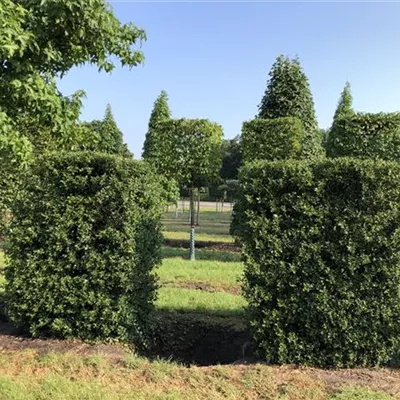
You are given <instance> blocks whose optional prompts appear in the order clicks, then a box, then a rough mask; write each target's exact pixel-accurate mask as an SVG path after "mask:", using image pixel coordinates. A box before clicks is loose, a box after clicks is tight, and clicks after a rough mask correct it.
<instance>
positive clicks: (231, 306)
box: [156, 287, 246, 317]
mask: <svg viewBox="0 0 400 400" xmlns="http://www.w3.org/2000/svg"><path fill="white" fill-rule="evenodd" d="M158 294H159V297H158V299H157V301H156V307H157V308H158V309H160V310H168V311H178V312H190V313H203V314H208V315H218V316H221V317H223V316H227V317H231V316H233V315H242V314H243V311H244V307H245V306H246V301H245V300H244V298H243V297H242V296H236V295H233V294H230V293H222V292H214V293H210V292H206V291H203V290H194V289H183V288H171V287H161V288H160V289H159V292H158Z"/></svg>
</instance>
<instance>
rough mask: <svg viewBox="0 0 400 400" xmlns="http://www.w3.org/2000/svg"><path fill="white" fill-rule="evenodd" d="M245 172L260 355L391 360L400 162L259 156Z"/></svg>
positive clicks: (280, 359) (249, 268) (249, 271)
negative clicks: (263, 158)
mask: <svg viewBox="0 0 400 400" xmlns="http://www.w3.org/2000/svg"><path fill="white" fill-rule="evenodd" d="M240 179H241V185H242V187H241V189H242V193H241V199H240V202H239V206H238V208H237V212H239V214H240V218H239V221H240V223H241V227H240V235H241V241H242V243H243V246H244V247H243V251H244V253H243V254H244V261H245V279H244V293H245V297H246V298H247V300H248V301H249V304H250V307H249V311H250V320H251V327H252V330H253V334H254V337H255V339H256V341H257V343H258V346H259V351H260V354H261V355H262V356H263V357H264V358H265V359H266V360H267V361H269V362H273V363H301V364H317V365H330V366H338V367H340V366H355V365H377V364H382V363H384V362H386V361H388V360H389V359H390V358H391V357H392V356H393V355H394V354H395V353H396V351H398V350H399V338H400V325H399V315H400V292H399V287H400V269H399V265H400V231H399V226H400V188H399V185H398V182H399V179H400V165H399V164H398V163H394V162H385V161H374V160H356V159H347V158H339V159H332V160H329V159H328V160H326V161H321V162H308V161H307V162H306V161H283V162H282V161H276V162H257V163H253V164H249V165H247V166H245V167H244V169H243V170H242V171H241V178H240Z"/></svg>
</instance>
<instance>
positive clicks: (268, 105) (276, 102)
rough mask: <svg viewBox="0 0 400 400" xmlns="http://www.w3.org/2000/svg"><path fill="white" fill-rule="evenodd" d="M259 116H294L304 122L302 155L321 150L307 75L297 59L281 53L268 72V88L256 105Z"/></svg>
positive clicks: (313, 155) (311, 155)
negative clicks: (304, 132)
mask: <svg viewBox="0 0 400 400" xmlns="http://www.w3.org/2000/svg"><path fill="white" fill-rule="evenodd" d="M258 108H259V113H258V117H259V118H265V119H273V118H281V117H297V118H299V119H300V120H301V122H302V123H303V126H304V128H305V131H306V136H305V139H304V141H303V156H304V157H305V158H308V157H315V156H319V155H320V154H321V153H322V145H321V135H320V133H319V131H318V123H317V120H316V117H315V110H314V101H313V98H312V94H311V90H310V86H309V83H308V79H307V77H306V75H305V74H304V72H303V69H302V67H301V65H300V61H299V59H298V58H297V57H296V58H294V59H292V60H291V59H290V58H289V57H287V56H283V55H280V56H279V57H278V58H277V59H276V61H275V63H274V64H273V66H272V68H271V71H270V73H269V80H268V83H267V89H266V91H265V93H264V96H263V98H262V100H261V103H260V104H259V106H258Z"/></svg>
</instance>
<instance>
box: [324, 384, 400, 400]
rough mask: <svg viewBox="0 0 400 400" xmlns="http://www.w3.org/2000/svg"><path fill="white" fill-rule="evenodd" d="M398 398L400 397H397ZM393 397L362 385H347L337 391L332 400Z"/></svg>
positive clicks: (373, 399) (384, 398) (367, 399)
mask: <svg viewBox="0 0 400 400" xmlns="http://www.w3.org/2000/svg"><path fill="white" fill-rule="evenodd" d="M396 398H397V399H398V398H399V397H396ZM391 399H393V397H391V396H390V395H388V394H386V393H382V392H377V391H374V390H371V389H368V388H362V387H351V386H349V387H345V388H343V389H342V390H340V391H339V392H337V393H336V394H335V395H334V396H333V397H331V400H391Z"/></svg>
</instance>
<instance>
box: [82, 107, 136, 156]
mask: <svg viewBox="0 0 400 400" xmlns="http://www.w3.org/2000/svg"><path fill="white" fill-rule="evenodd" d="M83 126H85V127H87V128H89V129H91V130H92V131H93V132H94V133H95V134H96V136H97V144H96V145H95V147H94V149H93V150H96V151H101V152H104V153H110V154H119V155H122V156H131V157H132V156H133V154H132V153H131V152H130V151H129V150H128V148H127V146H126V144H125V143H124V140H123V135H122V132H121V130H120V129H119V128H118V126H117V123H116V122H115V119H114V115H113V113H112V110H111V106H110V104H107V108H106V112H105V114H104V118H103V120H101V121H100V120H94V121H91V122H87V123H84V124H83Z"/></svg>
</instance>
